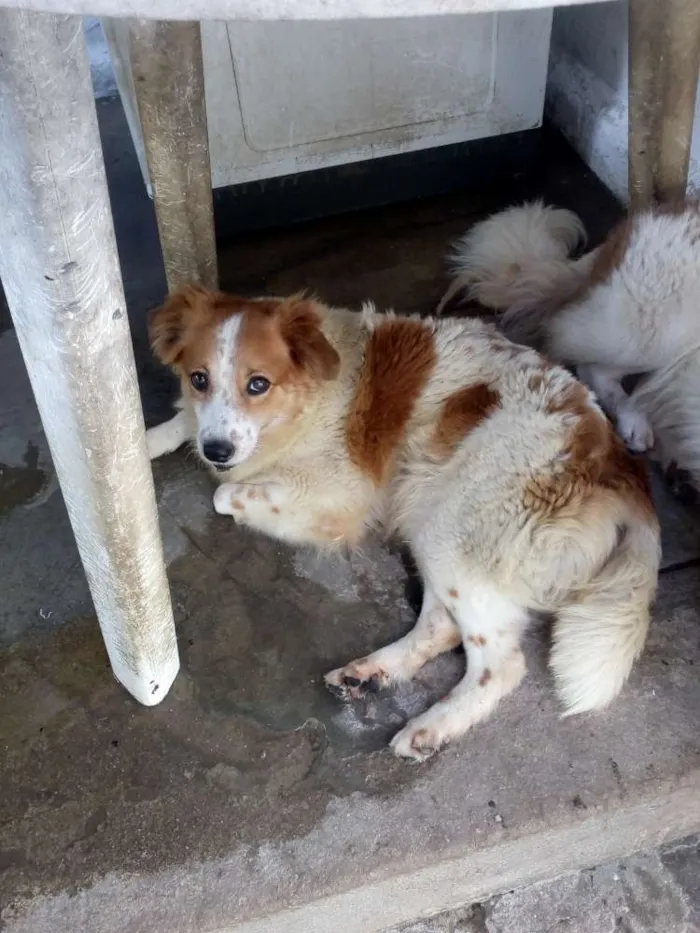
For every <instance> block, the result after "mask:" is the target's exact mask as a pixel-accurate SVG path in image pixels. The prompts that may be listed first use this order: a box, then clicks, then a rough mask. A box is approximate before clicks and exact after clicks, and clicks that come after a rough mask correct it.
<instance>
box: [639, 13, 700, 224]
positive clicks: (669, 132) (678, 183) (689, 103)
mask: <svg viewBox="0 0 700 933" xmlns="http://www.w3.org/2000/svg"><path fill="white" fill-rule="evenodd" d="M629 44H630V48H629V121H630V125H629V194H630V205H631V206H632V207H634V208H643V207H647V206H648V205H649V204H651V203H653V202H655V201H661V202H678V201H682V200H683V198H684V197H685V194H686V187H687V184H688V165H689V161H690V144H691V140H692V135H693V120H694V116H695V98H696V94H697V86H698V64H699V63H700V0H630V3H629Z"/></svg>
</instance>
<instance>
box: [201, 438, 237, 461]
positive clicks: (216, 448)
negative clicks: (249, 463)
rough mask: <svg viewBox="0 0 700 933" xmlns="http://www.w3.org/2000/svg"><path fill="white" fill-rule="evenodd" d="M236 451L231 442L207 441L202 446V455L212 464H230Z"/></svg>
mask: <svg viewBox="0 0 700 933" xmlns="http://www.w3.org/2000/svg"><path fill="white" fill-rule="evenodd" d="M234 450H235V448H234V446H233V444H231V443H230V442H229V441H206V442H205V443H204V444H202V453H203V454H204V456H205V457H206V458H207V460H208V461H209V462H210V463H228V462H229V460H230V459H231V458H232V457H233V454H234Z"/></svg>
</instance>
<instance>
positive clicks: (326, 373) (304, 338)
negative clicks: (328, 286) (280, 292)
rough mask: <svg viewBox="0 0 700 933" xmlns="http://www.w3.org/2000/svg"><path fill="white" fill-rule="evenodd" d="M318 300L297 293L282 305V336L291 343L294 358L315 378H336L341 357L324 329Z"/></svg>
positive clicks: (299, 366) (294, 361)
mask: <svg viewBox="0 0 700 933" xmlns="http://www.w3.org/2000/svg"><path fill="white" fill-rule="evenodd" d="M317 308H318V305H317V304H316V302H314V301H311V300H309V299H307V298H303V297H299V296H295V297H293V298H288V299H287V300H286V301H284V302H282V304H281V305H280V307H279V314H280V318H281V321H280V325H281V331H282V337H283V338H284V340H285V341H286V343H287V346H288V347H289V353H290V356H291V358H292V362H293V363H294V365H295V366H297V367H298V368H299V369H302V370H304V371H305V372H306V373H308V374H309V375H310V376H311V377H312V379H317V380H330V379H335V378H336V377H337V375H338V370H339V368H340V357H339V356H338V353H337V351H336V349H335V347H333V346H332V345H331V344H330V343H329V341H328V340H327V339H326V336H325V334H324V333H323V331H322V330H321V317H320V314H319V312H318V310H317Z"/></svg>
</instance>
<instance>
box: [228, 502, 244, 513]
mask: <svg viewBox="0 0 700 933" xmlns="http://www.w3.org/2000/svg"><path fill="white" fill-rule="evenodd" d="M231 508H232V509H238V511H239V512H242V511H244V510H245V506H244V505H243V503H242V502H241V501H240V499H234V500H233V502H232V503H231Z"/></svg>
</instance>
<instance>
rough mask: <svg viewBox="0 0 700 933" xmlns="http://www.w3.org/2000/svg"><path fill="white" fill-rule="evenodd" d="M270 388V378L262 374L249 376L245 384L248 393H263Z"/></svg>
mask: <svg viewBox="0 0 700 933" xmlns="http://www.w3.org/2000/svg"><path fill="white" fill-rule="evenodd" d="M269 388H270V380H269V379H266V378H265V377H264V376H251V377H250V379H249V380H248V385H247V386H246V392H247V393H248V395H264V394H265V393H266V392H267V390H268V389H269Z"/></svg>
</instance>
